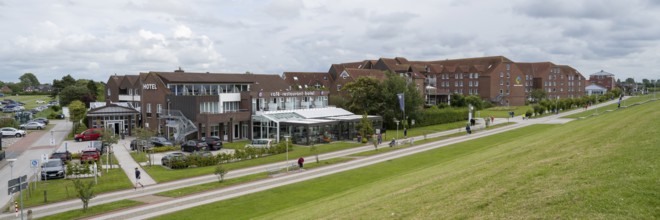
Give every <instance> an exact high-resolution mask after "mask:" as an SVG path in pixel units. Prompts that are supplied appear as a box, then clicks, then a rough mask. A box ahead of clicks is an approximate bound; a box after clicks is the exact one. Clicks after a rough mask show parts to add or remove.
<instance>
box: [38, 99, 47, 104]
mask: <svg viewBox="0 0 660 220" xmlns="http://www.w3.org/2000/svg"><path fill="white" fill-rule="evenodd" d="M36 102H37V104H44V103H46V101H44V100H37V101H36Z"/></svg>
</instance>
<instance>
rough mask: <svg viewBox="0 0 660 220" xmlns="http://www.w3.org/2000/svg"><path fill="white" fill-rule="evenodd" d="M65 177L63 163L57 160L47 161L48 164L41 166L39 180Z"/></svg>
mask: <svg viewBox="0 0 660 220" xmlns="http://www.w3.org/2000/svg"><path fill="white" fill-rule="evenodd" d="M65 176H66V170H65V169H64V162H63V161H62V160H60V159H59V158H54V159H48V162H46V163H44V164H43V165H41V180H45V179H55V178H64V177H65Z"/></svg>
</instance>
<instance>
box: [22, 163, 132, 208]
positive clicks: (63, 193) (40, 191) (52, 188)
mask: <svg viewBox="0 0 660 220" xmlns="http://www.w3.org/2000/svg"><path fill="white" fill-rule="evenodd" d="M102 175H103V176H100V177H98V185H96V186H94V192H95V193H96V194H100V193H104V192H110V191H115V190H121V189H128V188H131V187H133V185H132V183H131V182H130V180H129V179H128V177H126V174H124V171H123V170H121V169H110V170H109V172H108V173H106V172H105V169H104V170H103V174H102ZM83 181H94V178H85V179H83ZM44 191H47V195H46V196H47V201H46V202H44ZM30 192H31V193H30V196H27V194H25V193H24V194H23V204H24V206H25V207H33V206H38V205H45V204H50V203H54V202H60V201H64V200H69V199H77V197H76V190H75V187H74V186H73V181H71V180H69V179H56V180H48V181H41V182H38V183H37V187H36V189H35V188H34V183H30Z"/></svg>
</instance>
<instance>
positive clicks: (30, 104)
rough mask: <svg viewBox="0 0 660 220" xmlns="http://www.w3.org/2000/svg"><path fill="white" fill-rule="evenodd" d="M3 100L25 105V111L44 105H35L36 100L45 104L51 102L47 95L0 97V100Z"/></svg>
mask: <svg viewBox="0 0 660 220" xmlns="http://www.w3.org/2000/svg"><path fill="white" fill-rule="evenodd" d="M4 99H11V100H14V101H19V102H22V103H25V105H24V107H25V109H33V108H34V107H37V106H40V105H44V104H37V100H42V101H45V102H46V103H48V102H49V101H51V99H50V97H49V96H47V95H20V96H5V97H0V100H4Z"/></svg>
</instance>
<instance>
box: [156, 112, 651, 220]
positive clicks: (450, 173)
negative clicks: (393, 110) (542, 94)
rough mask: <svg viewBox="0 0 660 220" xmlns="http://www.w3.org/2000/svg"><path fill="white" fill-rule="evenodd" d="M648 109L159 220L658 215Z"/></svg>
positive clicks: (534, 130) (504, 137)
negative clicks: (187, 219)
mask: <svg viewBox="0 0 660 220" xmlns="http://www.w3.org/2000/svg"><path fill="white" fill-rule="evenodd" d="M658 108H660V102H657V101H656V102H652V103H648V104H644V105H640V106H634V107H630V108H627V109H624V110H621V111H615V112H612V113H611V114H606V115H600V116H597V117H591V118H588V119H585V120H579V121H575V122H571V123H568V124H564V125H535V126H529V127H526V128H523V129H517V130H514V131H510V132H506V133H501V134H497V135H493V136H489V137H485V138H480V139H477V140H472V141H468V142H463V143H460V144H455V145H452V146H447V147H444V148H441V149H436V150H431V151H428V152H425V153H421V154H416V155H413V156H408V157H404V158H400V159H395V160H391V161H388V162H384V163H380V164H375V165H372V166H369V167H365V168H362V169H357V170H352V171H347V172H342V173H339V174H335V175H331V176H326V177H321V178H317V179H314V180H310V181H305V182H302V183H297V184H292V185H287V186H283V187H278V188H276V189H273V190H268V191H264V192H259V193H254V194H250V195H247V196H242V197H239V198H234V199H230V200H226V201H221V202H216V203H212V204H209V205H203V206H198V207H195V208H192V209H187V210H184V211H181V212H176V213H171V214H168V215H166V216H162V217H160V218H159V219H184V218H187V217H190V216H195V218H199V219H210V218H214V219H218V218H221V219H247V218H250V219H255V218H258V219H456V218H459V219H466V218H471V219H473V218H480V219H483V218H496V219H504V218H516V219H536V218H548V219H567V218H571V219H658V218H660V208H659V207H660V199H658V198H660V184H658V180H659V179H660V172H658V171H657V167H659V166H660V160H658V158H660V151H658V150H657V146H658V144H659V143H660V129H648V128H657V127H658V124H660V111H657V109H658ZM639 118H646V119H647V120H639ZM257 207H258V208H257Z"/></svg>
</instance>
